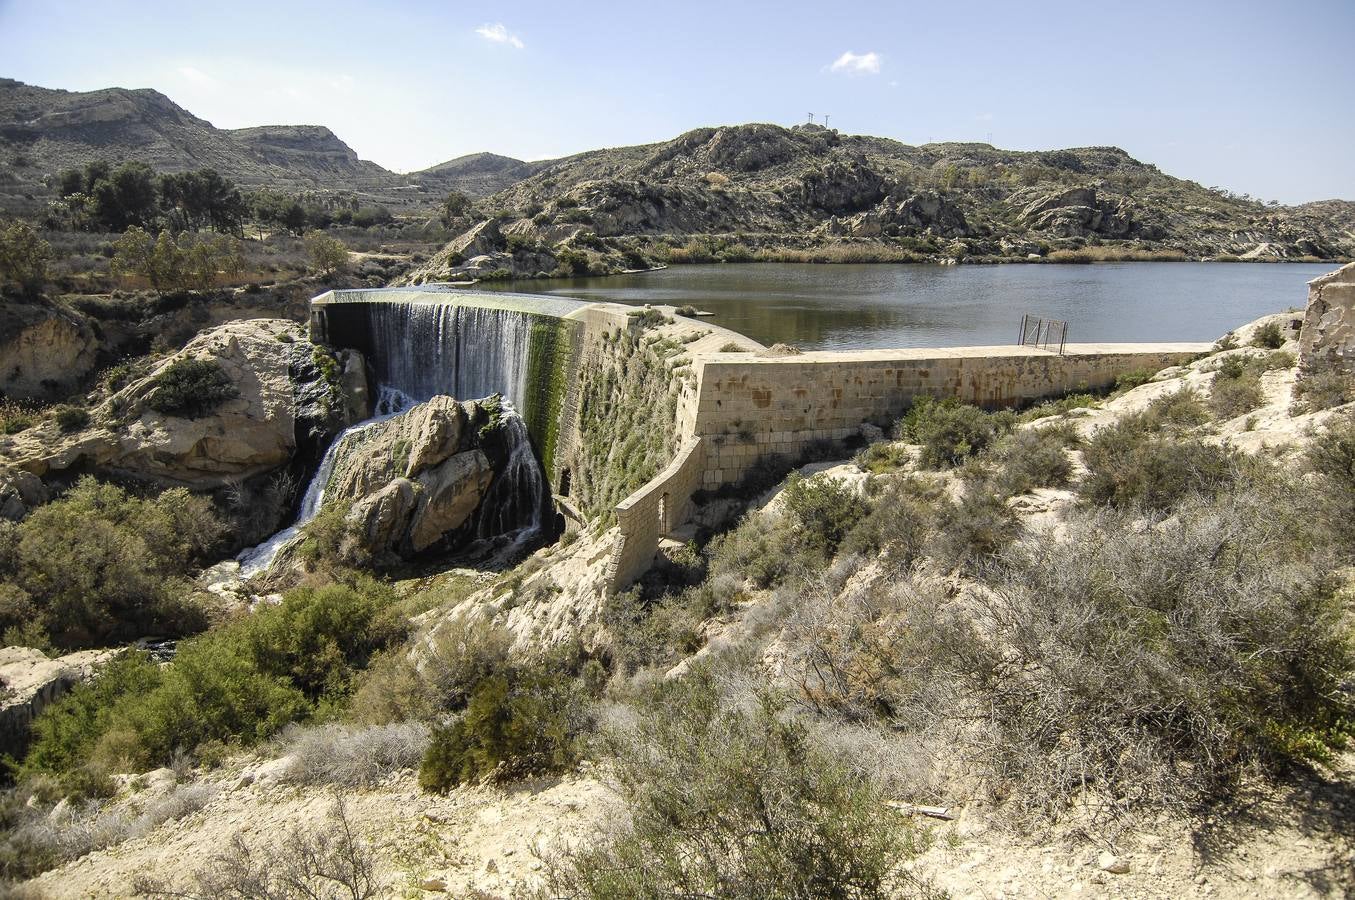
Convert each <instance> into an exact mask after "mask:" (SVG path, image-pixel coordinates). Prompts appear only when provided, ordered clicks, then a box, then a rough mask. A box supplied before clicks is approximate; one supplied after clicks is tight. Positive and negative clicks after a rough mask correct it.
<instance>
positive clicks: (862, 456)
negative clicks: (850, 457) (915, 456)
mask: <svg viewBox="0 0 1355 900" xmlns="http://www.w3.org/2000/svg"><path fill="white" fill-rule="evenodd" d="M911 462H912V454H911V453H909V452H908V447H907V446H906V445H903V444H896V443H891V442H889V441H876V442H875V443H873V444H870V445H869V446H867V447H865V448H864V449H863V450H862V451H861V452H860V453H858V454H856V464H857V465H858V466H860V467H861V468H862V469H864V470H865V471H867V472H870V473H871V474H872V475H884V474H886V473H888V472H896V471H898V470H899V469H906V468H908V465H909V463H911Z"/></svg>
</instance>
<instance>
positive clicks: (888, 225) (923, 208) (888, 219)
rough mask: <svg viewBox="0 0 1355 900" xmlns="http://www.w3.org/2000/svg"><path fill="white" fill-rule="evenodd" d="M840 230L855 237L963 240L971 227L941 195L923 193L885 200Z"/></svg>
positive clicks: (848, 222) (841, 226)
mask: <svg viewBox="0 0 1355 900" xmlns="http://www.w3.org/2000/svg"><path fill="white" fill-rule="evenodd" d="M838 230H839V232H840V233H846V234H850V235H852V236H853V237H878V236H880V235H882V234H884V235H889V236H891V237H894V236H898V235H901V234H906V235H916V234H921V233H926V234H934V235H938V236H940V237H963V236H964V235H965V234H967V233H968V232H969V224H968V223H967V222H966V221H965V217H964V213H963V212H962V211H961V210H960V208H959V207H958V206H956V205H955V204H953V203H951V202H950V201H949V200H947V199H946V198H945V197H943V196H942V195H941V194H938V193H937V192H936V191H922V192H920V193H917V194H913V195H911V196H909V197H907V198H906V199H903V200H898V199H896V198H895V197H893V196H890V197H886V198H885V199H884V200H883V201H881V202H880V204H879V205H878V206H876V207H875V208H874V209H870V210H867V211H866V212H863V213H857V214H856V215H855V216H852V217H851V218H849V219H847V220H846V221H845V222H843V223H841V224H840V225H839V229H838Z"/></svg>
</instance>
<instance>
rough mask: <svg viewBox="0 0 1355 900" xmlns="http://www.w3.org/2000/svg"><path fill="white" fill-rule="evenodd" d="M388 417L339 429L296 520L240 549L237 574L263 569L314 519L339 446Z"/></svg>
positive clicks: (337, 456)
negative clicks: (267, 537)
mask: <svg viewBox="0 0 1355 900" xmlns="http://www.w3.org/2000/svg"><path fill="white" fill-rule="evenodd" d="M389 418H390V416H376V417H374V418H371V419H365V420H363V421H361V422H359V423H358V424H356V425H350V426H348V427H347V428H345V429H344V430H343V431H341V432H339V434H338V435H337V436H336V437H335V438H334V440H333V441H331V442H330V445H329V447H328V448H327V449H326V450H325V455H324V457H322V458H321V460H320V466H319V468H317V469H316V470H315V475H314V476H313V477H312V478H311V480H310V483H309V484H307V485H306V493H305V495H304V496H303V497H302V499H301V508H300V509H299V510H298V511H297V515H296V521H295V522H293V523H292V524H291V525H289V526H288V527H286V528H284V529H282V530H281V531H279V532H278V533H277V534H275V535H273V536H272V537H271V538H269V539H268V540H266V541H264V542H263V543H262V544H259V545H258V546H255V547H250V548H248V549H246V550H242V551H240V553H239V554H238V555H237V556H236V557H235V558H236V559H237V560H238V561H239V563H240V574H241V575H242V576H244V577H245V578H249V577H250V576H252V575H257V574H259V573H260V572H264V571H267V569H268V567H269V566H270V565H272V563H273V560H274V558H275V557H277V555H278V551H279V550H281V549H282V548H283V547H285V546H286V545H287V544H288V543H290V542H291V541H292V539H293V538H295V537H296V536H297V535H298V534H300V533H301V526H303V525H305V524H306V523H307V522H309V521H310V520H311V519H314V518H315V515H316V513H318V512H320V507H322V506H323V505H324V503H325V488H326V487H328V486H329V476H330V474H331V473H333V471H334V463H335V461H336V460H337V459H338V458H339V455H340V454H341V453H342V452H343V448H344V447H345V446H346V445H348V440H349V438H351V437H353V436H354V435H357V434H361V433H362V432H363V431H366V430H367V429H368V428H371V427H372V426H373V425H375V424H376V423H377V422H380V421H382V420H384V419H389Z"/></svg>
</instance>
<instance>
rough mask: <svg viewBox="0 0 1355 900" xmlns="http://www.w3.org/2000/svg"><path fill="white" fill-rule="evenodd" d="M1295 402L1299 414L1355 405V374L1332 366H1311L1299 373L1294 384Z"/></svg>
mask: <svg viewBox="0 0 1355 900" xmlns="http://www.w3.org/2000/svg"><path fill="white" fill-rule="evenodd" d="M1294 401H1295V403H1294V406H1295V409H1294V411H1295V412H1297V413H1307V412H1315V411H1317V410H1322V409H1332V408H1333V407H1336V406H1344V405H1345V404H1347V403H1355V372H1346V371H1344V370H1343V369H1341V368H1340V367H1339V366H1336V365H1332V364H1319V365H1315V366H1310V367H1308V368H1307V369H1305V370H1304V371H1302V372H1300V373H1299V378H1298V381H1297V382H1296V383H1295V384H1294Z"/></svg>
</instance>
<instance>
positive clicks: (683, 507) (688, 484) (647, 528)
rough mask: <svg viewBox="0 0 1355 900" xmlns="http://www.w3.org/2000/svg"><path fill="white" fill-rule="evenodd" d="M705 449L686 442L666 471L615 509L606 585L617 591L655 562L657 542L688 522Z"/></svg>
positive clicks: (696, 440) (697, 440)
mask: <svg viewBox="0 0 1355 900" xmlns="http://www.w3.org/2000/svg"><path fill="white" fill-rule="evenodd" d="M705 464H706V459H705V447H704V444H703V442H702V440H701V439H700V438H688V439H687V441H685V442H684V443H683V445H682V447H680V448H679V449H678V452H677V456H675V457H674V458H673V461H672V462H671V463H669V464H668V467H667V468H666V469H664V470H663V471H662V472H660V473H659V474H658V475H656V476H655V477H654V478H653V479H651V480H650V481H649V483H648V484H646V485H645V486H644V487H642V488H640V490H638V491H636V492H635V493H633V494H631V495H630V496H629V497H627V498H626V499H625V500H623V501H621V502H620V503H618V504H617V506H616V520H617V525H618V526H619V530H620V536H619V537H618V538H617V542H616V547H615V549H614V550H613V553H612V561H611V564H610V567H609V579H608V580H609V582H610V583H611V584H612V586H613V587H614V588H615V589H620V588H623V587H625V586H626V585H628V584H630V583H631V582H632V581H634V580H635V579H636V578H639V577H640V576H641V575H643V574H644V573H645V571H646V570H647V569H648V568H649V567H650V565H651V564H652V563H653V562H654V554H655V553H656V552H658V549H659V538H660V537H662V536H663V534H664V533H666V532H667V531H669V530H670V529H672V528H674V527H676V526H678V525H680V524H682V523H683V522H685V521H686V520H687V517H688V515H689V514H690V509H691V499H692V494H694V493H695V492H696V490H697V488H699V487H700V486H701V477H702V473H703V471H704V470H705Z"/></svg>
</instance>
